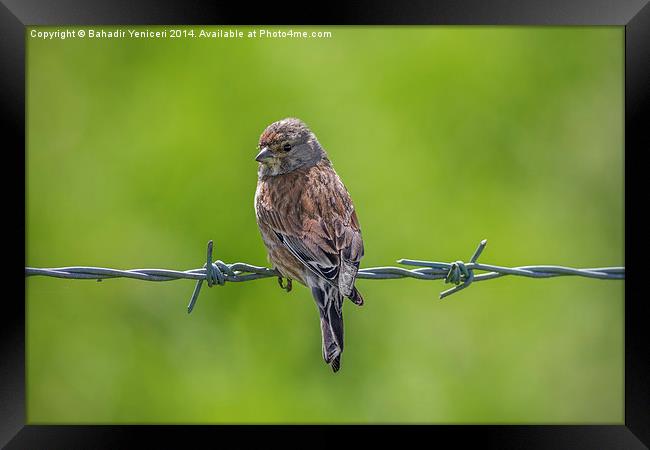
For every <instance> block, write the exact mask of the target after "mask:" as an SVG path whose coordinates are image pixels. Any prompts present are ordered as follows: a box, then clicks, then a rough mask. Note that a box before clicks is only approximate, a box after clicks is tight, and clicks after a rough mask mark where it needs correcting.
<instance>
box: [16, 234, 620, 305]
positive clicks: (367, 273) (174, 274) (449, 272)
mask: <svg viewBox="0 0 650 450" xmlns="http://www.w3.org/2000/svg"><path fill="white" fill-rule="evenodd" d="M486 244H487V240H483V241H481V243H480V244H479V246H478V248H477V249H476V251H475V252H474V254H473V255H472V257H471V258H470V259H469V262H468V263H464V262H463V261H456V262H453V263H444V262H433V261H418V260H413V259H400V260H398V261H397V262H398V263H399V264H403V265H406V266H416V267H418V268H417V269H405V268H403V267H370V268H365V269H360V270H359V273H358V274H357V278H360V279H368V280H392V279H396V278H416V279H418V280H445V283H452V284H454V285H455V286H454V287H452V288H451V289H447V290H446V291H443V292H441V293H440V298H441V299H442V298H445V297H447V296H449V295H451V294H453V293H455V292H458V291H460V290H462V289H465V288H467V287H468V286H469V285H470V284H472V283H474V282H477V281H485V280H491V279H493V278H499V277H503V276H506V275H514V276H520V277H529V278H551V277H560V276H580V277H586V278H598V279H601V280H623V279H625V267H596V268H585V269H576V268H572V267H563V266H549V265H537V266H520V267H501V266H494V265H491V264H481V263H478V262H476V261H477V260H478V257H479V256H480V255H481V253H482V252H483V249H484V248H485V246H486ZM212 250H213V243H212V241H210V242H208V248H207V254H206V263H205V264H204V266H203V268H200V269H192V270H185V271H179V270H168V269H131V270H118V269H107V268H102V267H84V266H73V267H56V268H35V267H26V268H25V276H26V277H29V276H38V275H40V276H47V277H55V278H73V279H88V280H97V281H102V280H104V279H107V278H134V279H137V280H145V281H172V280H196V286H195V288H194V291H193V292H192V297H191V298H190V302H189V304H188V306H187V312H188V313H190V312H192V310H193V309H194V306H195V305H196V300H197V298H198V296H199V293H200V291H201V286H202V285H203V282H204V281H207V283H208V286H209V287H212V286H214V285H215V284H217V285H220V286H222V285H224V284H225V283H226V282H242V281H251V280H258V279H260V278H270V277H280V274H279V273H278V272H277V271H275V270H273V269H269V268H268V267H260V266H253V265H251V264H246V263H240V262H238V263H234V264H225V263H224V262H223V261H220V260H217V261H214V262H213V261H212ZM474 271H483V272H485V273H481V274H476V275H475V274H474Z"/></svg>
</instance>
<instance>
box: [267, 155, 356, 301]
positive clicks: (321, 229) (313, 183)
mask: <svg viewBox="0 0 650 450" xmlns="http://www.w3.org/2000/svg"><path fill="white" fill-rule="evenodd" d="M312 169H313V172H314V173H310V174H309V175H308V177H307V179H306V181H305V182H304V184H303V185H302V186H295V188H296V189H299V190H300V192H299V195H296V198H295V200H296V201H293V202H290V203H289V202H287V206H288V208H289V211H287V212H286V213H285V214H280V213H279V211H278V209H276V208H271V207H270V206H269V205H266V206H265V205H260V207H259V208H258V217H259V219H260V220H262V221H263V222H264V223H265V224H266V225H267V226H269V227H270V228H271V229H272V230H273V232H274V233H275V235H276V237H277V238H278V240H279V241H280V242H281V243H282V244H283V245H284V246H285V247H286V248H287V249H288V250H289V251H290V252H291V253H292V254H293V255H294V256H295V257H296V258H297V259H298V260H299V261H301V262H302V263H303V264H304V265H305V267H307V269H309V270H310V271H311V272H312V273H314V274H315V275H317V276H318V277H319V278H322V279H323V280H325V281H326V282H328V283H329V284H331V285H333V286H335V287H337V288H339V289H341V292H342V293H343V295H346V296H348V295H350V294H351V292H352V288H353V286H354V280H355V278H356V273H357V270H358V268H359V262H360V260H361V257H362V256H363V241H362V239H361V231H360V229H359V222H358V220H357V216H356V213H355V212H354V206H353V204H352V200H351V199H350V196H349V194H348V192H347V190H346V189H345V186H343V183H342V182H341V180H340V179H339V177H338V175H337V174H336V172H334V170H333V169H332V168H331V167H318V166H315V167H314V168H312ZM287 194H288V193H287Z"/></svg>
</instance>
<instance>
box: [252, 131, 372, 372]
mask: <svg viewBox="0 0 650 450" xmlns="http://www.w3.org/2000/svg"><path fill="white" fill-rule="evenodd" d="M259 150H260V151H259V153H258V155H257V156H256V157H255V160H256V161H258V162H259V169H258V181H257V191H256V192H255V213H256V216H257V224H258V226H259V228H260V232H261V234H262V239H263V240H264V245H266V249H267V251H268V254H269V261H270V262H271V264H273V266H274V268H275V269H276V270H277V271H278V272H279V273H280V274H281V275H282V277H284V278H287V283H288V284H287V290H289V289H290V286H291V284H290V283H291V280H292V279H294V280H298V281H299V282H300V283H302V284H303V285H305V286H307V287H309V288H310V289H311V292H312V295H313V297H314V300H315V301H316V306H317V307H318V312H319V313H320V325H321V335H322V345H323V359H325V362H326V363H327V364H330V365H331V367H332V370H333V371H334V372H337V371H338V370H339V368H340V367H341V353H342V352H343V297H347V298H349V299H350V300H352V302H354V303H355V304H357V305H359V306H361V305H363V298H362V297H361V294H360V293H359V291H358V290H357V288H356V287H354V281H355V279H356V276H357V271H358V270H359V262H360V261H361V257H362V256H363V240H362V239H361V229H360V228H359V221H358V219H357V214H356V212H355V211H354V205H353V204H352V199H351V198H350V194H348V191H347V189H346V188H345V186H344V185H343V183H342V182H341V179H340V178H339V176H338V175H337V173H336V172H335V171H334V168H333V167H332V163H331V162H330V160H329V159H328V158H327V153H325V150H324V149H323V147H321V145H320V144H319V142H318V140H317V139H316V136H315V135H314V133H312V132H311V131H310V130H309V128H307V125H305V124H304V123H303V122H302V121H301V120H298V119H294V118H287V119H283V120H280V121H278V122H274V123H272V124H271V125H269V126H268V127H267V128H266V129H265V130H264V132H263V133H262V136H260V141H259ZM279 281H280V286H282V279H281V278H280V279H279Z"/></svg>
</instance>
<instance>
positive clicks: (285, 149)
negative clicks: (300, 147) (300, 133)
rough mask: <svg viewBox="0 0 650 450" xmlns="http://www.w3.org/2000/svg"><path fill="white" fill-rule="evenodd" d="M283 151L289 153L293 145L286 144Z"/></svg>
mask: <svg viewBox="0 0 650 450" xmlns="http://www.w3.org/2000/svg"><path fill="white" fill-rule="evenodd" d="M282 150H284V151H285V152H288V151H289V150H291V144H284V145H283V146H282Z"/></svg>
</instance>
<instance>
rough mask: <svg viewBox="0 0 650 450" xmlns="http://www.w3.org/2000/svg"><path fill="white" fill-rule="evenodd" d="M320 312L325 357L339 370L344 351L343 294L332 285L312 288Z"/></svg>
mask: <svg viewBox="0 0 650 450" xmlns="http://www.w3.org/2000/svg"><path fill="white" fill-rule="evenodd" d="M312 292H313V294H314V298H315V299H316V302H317V304H318V311H319V313H320V325H321V338H322V346H323V359H324V360H325V362H326V363H327V364H329V365H330V366H331V367H332V370H333V371H334V372H337V371H338V370H339V369H340V367H341V353H343V311H342V308H343V296H342V295H341V294H340V292H339V290H338V289H336V288H335V287H332V286H329V285H327V286H323V287H316V288H313V289H312Z"/></svg>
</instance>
